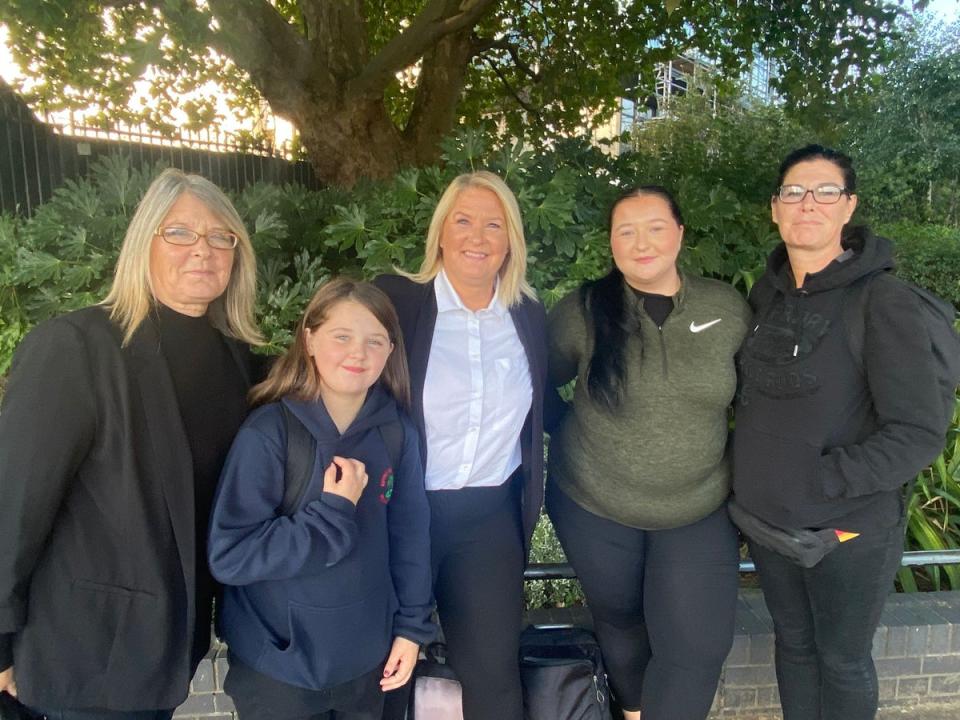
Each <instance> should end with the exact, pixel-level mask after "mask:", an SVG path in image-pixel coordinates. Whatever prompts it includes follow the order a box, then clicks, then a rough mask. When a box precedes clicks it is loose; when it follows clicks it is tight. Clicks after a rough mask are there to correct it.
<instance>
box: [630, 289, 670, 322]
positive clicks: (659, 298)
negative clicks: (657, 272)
mask: <svg viewBox="0 0 960 720" xmlns="http://www.w3.org/2000/svg"><path fill="white" fill-rule="evenodd" d="M630 289H631V290H633V292H634V294H636V296H637V298H639V300H640V302H641V303H642V305H643V310H644V312H646V313H647V315H649V316H650V319H651V320H653V323H654V325H656V326H657V327H663V324H664V323H665V322H666V321H667V318H668V317H669V316H670V313H671V312H673V296H672V295H657V294H656V293H648V292H643V291H642V290H637V289H636V288H635V287H631V288H630Z"/></svg>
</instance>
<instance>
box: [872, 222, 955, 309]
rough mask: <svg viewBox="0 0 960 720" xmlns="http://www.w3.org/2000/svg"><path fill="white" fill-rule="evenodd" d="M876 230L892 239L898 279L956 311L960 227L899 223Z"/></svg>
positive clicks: (880, 226)
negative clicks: (911, 284) (934, 297)
mask: <svg viewBox="0 0 960 720" xmlns="http://www.w3.org/2000/svg"><path fill="white" fill-rule="evenodd" d="M876 231H877V233H878V234H880V235H883V236H885V237H889V238H890V239H891V240H893V242H894V245H895V246H896V254H897V274H898V275H900V277H903V278H905V279H907V280H910V281H911V282H913V283H916V284H917V285H919V286H920V287H924V288H927V289H928V290H930V291H931V292H934V293H936V294H937V295H940V296H941V297H943V298H945V299H947V300H949V301H950V302H952V303H953V305H954V307H958V308H960V228H955V227H947V226H944V225H931V224H917V223H912V222H909V221H901V222H898V223H889V224H884V225H878V226H877V228H876Z"/></svg>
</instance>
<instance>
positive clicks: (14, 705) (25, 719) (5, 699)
mask: <svg viewBox="0 0 960 720" xmlns="http://www.w3.org/2000/svg"><path fill="white" fill-rule="evenodd" d="M0 720H40V717H39V716H38V715H35V714H34V713H32V712H30V711H29V710H27V708H26V707H24V706H23V705H21V704H20V703H19V702H18V701H17V699H16V698H15V697H13V696H12V695H9V694H7V693H6V692H0Z"/></svg>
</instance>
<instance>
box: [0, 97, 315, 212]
mask: <svg viewBox="0 0 960 720" xmlns="http://www.w3.org/2000/svg"><path fill="white" fill-rule="evenodd" d="M109 154H122V155H125V156H127V157H128V158H129V160H130V162H131V165H132V166H133V167H137V168H139V167H142V166H144V165H149V164H154V163H157V162H158V161H163V162H165V163H166V164H167V165H169V166H172V167H176V168H180V169H181V170H184V171H186V172H193V173H198V174H200V175H203V176H204V177H207V178H209V179H210V180H211V181H213V182H215V183H216V184H217V185H219V186H220V187H222V188H224V189H225V190H233V191H237V190H242V189H243V188H244V187H246V186H247V185H250V184H252V183H255V182H259V181H266V182H271V183H278V184H281V183H298V184H301V185H304V186H306V187H309V188H318V187H319V186H320V183H319V181H318V180H317V179H316V177H315V176H314V173H313V170H312V168H311V167H310V165H309V164H308V163H306V162H303V161H293V160H288V159H287V158H286V157H283V155H282V153H280V152H278V151H277V150H276V149H274V148H271V147H267V146H258V147H249V146H244V145H242V144H240V143H239V142H237V141H236V140H234V139H232V138H230V137H229V136H227V135H222V134H221V135H217V134H214V133H210V132H207V133H180V134H179V135H178V137H176V138H170V137H166V136H163V135H159V134H156V133H151V132H148V131H139V130H136V129H132V130H111V131H104V130H100V129H97V128H90V127H82V126H60V125H56V124H54V123H52V122H43V121H41V120H39V119H37V117H36V116H35V115H34V114H33V113H32V112H31V111H30V109H29V108H28V107H27V106H26V105H25V104H24V103H23V102H22V101H21V100H20V99H19V98H18V97H17V96H16V95H15V94H14V93H13V92H12V91H11V90H10V89H9V88H8V87H5V86H4V85H3V84H2V83H0V212H7V213H17V214H20V215H31V214H32V213H33V212H34V211H35V210H36V208H37V207H38V206H39V205H41V204H42V203H44V202H46V201H47V200H49V199H50V197H51V195H52V194H53V191H54V190H55V189H56V188H58V187H60V186H61V185H63V183H64V182H65V181H66V180H68V179H75V178H80V177H85V176H86V175H87V172H88V171H89V169H90V166H91V165H92V163H93V162H94V161H95V160H96V159H97V158H98V157H101V156H103V155H109Z"/></svg>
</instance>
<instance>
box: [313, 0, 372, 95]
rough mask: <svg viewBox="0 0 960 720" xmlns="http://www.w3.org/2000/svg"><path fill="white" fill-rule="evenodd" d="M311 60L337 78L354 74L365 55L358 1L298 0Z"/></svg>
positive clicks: (364, 36) (358, 71)
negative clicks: (324, 67) (328, 69)
mask: <svg viewBox="0 0 960 720" xmlns="http://www.w3.org/2000/svg"><path fill="white" fill-rule="evenodd" d="M298 5H299V7H300V10H301V11H302V12H303V19H304V22H305V23H306V26H307V37H308V38H309V45H310V52H311V54H312V55H313V57H314V61H315V62H317V63H320V64H321V65H324V66H326V67H328V68H330V71H331V72H332V73H333V74H334V75H337V76H339V77H341V78H344V79H346V78H351V77H356V76H357V75H359V74H360V72H361V71H362V70H363V65H364V63H365V62H366V57H367V29H366V23H365V20H364V16H363V3H362V0H298Z"/></svg>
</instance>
